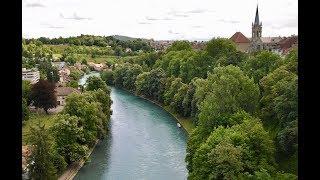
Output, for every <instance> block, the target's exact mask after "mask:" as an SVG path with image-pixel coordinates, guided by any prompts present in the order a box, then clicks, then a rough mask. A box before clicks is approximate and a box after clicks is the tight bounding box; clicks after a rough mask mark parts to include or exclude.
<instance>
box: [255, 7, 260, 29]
mask: <svg viewBox="0 0 320 180" xmlns="http://www.w3.org/2000/svg"><path fill="white" fill-rule="evenodd" d="M254 24H255V25H259V10H258V5H257V10H256V17H255V18H254Z"/></svg>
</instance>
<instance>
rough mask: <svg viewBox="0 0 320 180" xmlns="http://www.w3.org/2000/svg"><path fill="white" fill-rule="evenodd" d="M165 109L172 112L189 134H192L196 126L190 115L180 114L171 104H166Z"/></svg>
mask: <svg viewBox="0 0 320 180" xmlns="http://www.w3.org/2000/svg"><path fill="white" fill-rule="evenodd" d="M164 109H165V110H166V111H168V112H169V113H171V114H172V115H173V116H174V117H175V118H176V119H177V120H178V121H179V123H180V124H181V125H182V126H183V127H184V128H185V129H186V131H187V132H188V134H189V135H190V134H191V132H192V130H193V129H194V128H196V126H195V125H194V124H193V123H192V120H191V118H190V117H189V118H185V117H182V116H180V115H179V114H178V113H175V112H173V111H172V110H171V109H170V107H169V106H164Z"/></svg>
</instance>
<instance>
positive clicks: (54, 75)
mask: <svg viewBox="0 0 320 180" xmlns="http://www.w3.org/2000/svg"><path fill="white" fill-rule="evenodd" d="M39 71H40V76H41V74H43V75H45V77H46V79H47V80H48V81H49V82H52V83H56V82H58V81H59V79H60V76H59V71H58V69H57V68H56V67H54V66H52V64H51V61H50V60H48V59H44V60H43V61H41V62H40V63H39Z"/></svg>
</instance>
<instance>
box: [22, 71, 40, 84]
mask: <svg viewBox="0 0 320 180" xmlns="http://www.w3.org/2000/svg"><path fill="white" fill-rule="evenodd" d="M39 79H40V72H39V71H38V70H37V69H26V68H22V80H26V81H30V82H31V84H35V83H37V82H38V81H39Z"/></svg>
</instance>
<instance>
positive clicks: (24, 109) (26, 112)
mask: <svg viewBox="0 0 320 180" xmlns="http://www.w3.org/2000/svg"><path fill="white" fill-rule="evenodd" d="M29 115H30V110H29V107H28V104H27V100H26V99H25V98H22V121H26V120H28V119H29Z"/></svg>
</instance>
